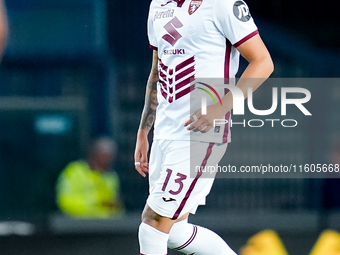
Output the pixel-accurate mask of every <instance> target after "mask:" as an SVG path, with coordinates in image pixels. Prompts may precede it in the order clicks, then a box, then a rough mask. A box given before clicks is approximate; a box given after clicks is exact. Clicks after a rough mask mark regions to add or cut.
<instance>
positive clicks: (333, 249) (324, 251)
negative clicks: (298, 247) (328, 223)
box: [309, 230, 340, 255]
mask: <svg viewBox="0 0 340 255" xmlns="http://www.w3.org/2000/svg"><path fill="white" fill-rule="evenodd" d="M309 255H340V233H339V232H337V231H334V230H325V231H324V232H322V233H321V235H320V237H319V239H318V241H317V242H316V243H315V245H314V247H313V248H312V250H311V252H310V253H309Z"/></svg>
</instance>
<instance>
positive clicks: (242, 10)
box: [233, 1, 251, 22]
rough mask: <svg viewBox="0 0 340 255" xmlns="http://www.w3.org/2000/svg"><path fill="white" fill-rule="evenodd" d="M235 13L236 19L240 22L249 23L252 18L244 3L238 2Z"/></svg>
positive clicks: (234, 9)
mask: <svg viewBox="0 0 340 255" xmlns="http://www.w3.org/2000/svg"><path fill="white" fill-rule="evenodd" d="M233 11H234V15H235V17H236V18H237V19H238V20H240V21H243V22H247V21H248V20H250V18H251V15H250V12H249V8H248V5H247V4H246V3H245V2H243V1H236V2H235V3H234V7H233Z"/></svg>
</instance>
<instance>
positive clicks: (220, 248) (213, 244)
mask: <svg viewBox="0 0 340 255" xmlns="http://www.w3.org/2000/svg"><path fill="white" fill-rule="evenodd" d="M200 147H202V148H200ZM204 147H205V148H204ZM226 148H227V144H211V143H210V144H208V143H200V142H193V141H192V142H191V152H190V154H191V155H190V158H191V162H190V163H191V164H190V165H191V166H190V167H191V168H192V169H193V168H194V169H196V168H197V166H201V167H202V168H200V169H201V170H203V169H204V167H207V168H208V169H209V167H210V166H216V165H217V164H218V163H219V161H220V160H221V158H222V157H223V155H224V154H225V151H226ZM203 153H204V154H203ZM191 174H193V173H191ZM194 174H195V175H196V178H195V179H194V180H195V181H196V184H195V187H191V188H192V193H191V194H190V196H189V199H188V201H187V203H188V206H189V208H191V206H190V203H194V202H195V201H196V205H197V201H201V200H204V201H205V197H206V196H207V195H208V193H209V192H210V189H211V186H212V184H213V177H214V174H212V175H209V173H205V175H204V176H203V173H199V172H197V173H196V170H195V171H194ZM189 190H191V189H189ZM186 197H188V196H186ZM190 197H191V200H190ZM201 204H202V203H201ZM203 204H204V203H203ZM189 211H190V212H195V210H190V209H189ZM168 247H169V248H172V249H175V250H178V251H181V252H184V253H186V254H195V255H212V254H219V255H235V252H234V251H233V250H231V249H230V247H229V246H228V245H227V244H226V242H225V241H224V240H223V239H222V238H221V237H219V236H218V235H217V234H216V233H214V232H212V231H211V230H208V229H206V228H203V227H200V226H196V225H192V224H190V223H188V221H187V220H183V221H178V222H177V223H175V224H174V225H173V226H172V228H171V230H170V234H169V240H168Z"/></svg>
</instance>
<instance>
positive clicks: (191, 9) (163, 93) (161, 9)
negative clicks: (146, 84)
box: [148, 0, 258, 143]
mask: <svg viewBox="0 0 340 255" xmlns="http://www.w3.org/2000/svg"><path fill="white" fill-rule="evenodd" d="M257 33H258V31H257V27H256V25H255V23H254V21H253V19H252V17H251V15H250V13H249V9H248V6H247V5H246V3H245V2H243V1H241V0H182V1H179V0H153V1H152V2H151V5H150V10H149V17H148V38H149V42H150V47H151V48H152V49H154V50H157V51H158V57H159V67H158V68H159V82H158V85H157V99H158V103H159V105H158V107H157V111H156V121H155V130H154V139H165V140H190V139H191V140H198V141H205V142H216V143H226V142H230V121H229V122H228V124H226V125H222V126H218V128H217V127H216V128H212V129H211V130H210V131H209V132H207V133H206V134H203V133H201V132H193V131H188V130H187V128H186V127H184V123H185V121H186V120H188V119H189V117H190V113H193V112H194V111H196V110H198V109H200V108H201V100H200V98H201V96H202V95H203V94H204V93H208V92H210V94H212V95H213V96H215V97H216V96H217V95H215V94H214V92H217V93H218V94H219V97H220V98H222V97H223V96H224V95H225V92H226V91H225V90H224V89H223V88H219V89H218V88H215V91H214V89H211V87H210V86H209V84H205V85H204V84H203V85H202V84H201V85H200V86H201V87H202V88H201V89H197V86H198V85H197V83H196V84H195V80H198V79H200V78H220V79H221V78H222V79H223V78H225V79H226V81H227V78H234V77H235V75H236V73H237V71H238V66H239V52H238V51H237V50H236V47H238V46H239V45H241V44H242V43H243V42H245V41H247V40H248V39H250V38H252V37H253V36H255V35H256V34H257ZM210 85H213V84H210ZM202 93H203V94H202ZM216 100H217V102H219V100H218V99H217V97H216ZM207 104H208V105H210V104H214V101H213V99H212V98H211V97H210V96H208V97H207ZM225 118H226V119H227V120H230V113H228V114H227V115H226V116H225Z"/></svg>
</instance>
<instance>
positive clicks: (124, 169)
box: [0, 0, 340, 255]
mask: <svg viewBox="0 0 340 255" xmlns="http://www.w3.org/2000/svg"><path fill="white" fill-rule="evenodd" d="M247 3H248V5H249V7H250V10H251V12H252V15H253V17H254V18H255V21H256V23H257V25H258V27H259V31H260V34H261V36H262V38H263V40H264V42H265V43H266V45H267V47H268V49H269V51H270V53H271V54H272V58H273V61H274V64H275V72H274V74H273V76H272V77H276V78H332V79H320V80H319V81H320V82H319V83H318V84H319V86H317V85H314V86H313V88H311V90H313V91H312V101H311V102H310V103H309V107H310V108H309V109H310V110H311V111H312V113H313V120H311V119H309V120H306V121H305V122H304V123H303V126H302V127H303V129H302V130H300V131H298V132H296V131H295V130H290V131H289V132H288V133H280V130H278V131H277V130H276V129H274V131H273V132H272V133H275V134H273V135H274V136H275V139H276V140H275V141H277V142H279V143H281V144H282V143H284V144H285V147H284V149H282V150H280V151H277V150H275V148H276V146H275V144H273V143H272V140H271V137H272V136H268V130H266V129H256V130H253V129H252V130H249V129H244V130H242V129H240V130H238V128H235V129H234V138H233V139H234V140H233V142H235V147H234V145H233V143H231V145H230V146H229V149H228V152H229V150H230V153H232V154H231V155H241V154H242V153H245V149H247V150H248V151H254V150H256V151H257V152H259V153H262V155H265V156H263V157H268V158H271V157H275V156H277V155H278V154H281V155H282V154H283V155H285V156H283V158H281V159H280V160H281V162H283V163H290V160H291V159H292V158H293V159H295V157H298V158H299V159H302V161H303V163H329V162H332V160H333V159H334V158H336V156H334V157H332V156H331V155H333V154H334V153H333V152H334V151H336V152H339V154H338V155H340V151H339V148H338V147H337V145H334V144H336V143H337V141H338V139H339V130H338V127H339V124H340V115H339V113H338V109H339V106H340V102H339V99H340V90H339V85H338V84H339V83H338V82H337V80H336V79H333V78H337V77H339V74H340V71H339V70H340V69H339V66H340V38H339V36H340V35H339V33H338V28H337V25H338V21H337V20H336V15H335V14H334V12H335V11H336V10H338V7H339V2H338V1H321V2H320V1H316V0H310V1H304V0H294V1H293V0H275V1H269V2H268V1H265V0H248V1H247ZM5 4H6V7H7V17H8V27H9V33H8V38H7V47H6V50H5V53H4V57H3V60H2V62H1V66H0V253H1V254H2V255H5V254H6V255H7V254H11V255H17V254H25V255H26V254H27V255H30V254H35V255H40V254H44V255H45V254H51V255H54V254H55V255H59V254H63V255H67V254H73V255H77V254H83V255H84V254H85V255H87V254H89V255H90V254H96V255H101V254H102V255H106V254H138V241H137V227H138V225H139V221H140V219H139V215H140V213H141V210H142V209H143V206H144V203H145V200H146V197H147V194H148V185H147V181H146V180H145V179H143V178H141V177H140V176H139V174H137V173H136V171H135V170H134V165H133V154H134V146H135V139H136V138H135V136H136V132H137V128H138V125H139V118H140V114H141V110H142V107H143V102H144V91H145V85H146V80H147V76H148V73H149V70H150V67H151V54H152V52H151V50H150V49H149V46H148V40H147V36H146V19H147V13H148V6H149V1H137V0H129V1H114V0H111V1H110V0H106V1H105V0H53V1H52V0H34V1H33V0H6V1H5ZM245 65H246V63H245V62H244V61H242V62H241V70H242V69H243V68H244V67H245ZM307 89H308V88H307ZM268 92H269V95H270V91H267V92H266V93H268ZM258 93H259V96H258V99H259V100H261V92H258ZM263 95H265V94H263ZM314 98H317V100H314ZM313 100H314V101H313ZM269 103H270V102H269ZM267 106H268V105H267ZM98 136H110V137H112V138H113V139H114V140H115V141H116V143H117V148H116V150H115V161H114V165H113V169H114V170H115V172H116V173H117V174H118V176H119V179H120V200H121V202H122V204H123V205H124V208H125V209H124V210H125V213H124V214H122V215H120V216H119V217H116V218H108V219H100V220H99V219H86V220H85V219H74V218H72V217H70V216H66V215H65V214H63V213H62V212H61V211H60V209H58V206H57V203H56V183H57V179H58V176H59V175H60V173H61V172H62V170H63V169H64V168H65V167H66V165H67V164H68V163H69V162H71V161H74V160H78V159H81V158H86V156H87V148H88V145H89V143H90V141H91V139H92V138H93V137H98ZM251 137H253V139H252V140H250V141H252V144H255V145H256V147H249V146H248V145H247V144H245V142H243V143H242V141H249V139H251ZM150 139H151V137H150ZM237 141H240V143H237ZM233 147H234V148H233ZM292 148H295V149H298V151H299V152H298V153H299V155H298V156H297V155H296V153H295V152H292ZM237 159H240V160H242V158H236V159H235V161H237ZM338 159H339V157H337V160H338ZM248 160H249V161H248V164H252V161H251V160H252V159H251V158H250V159H249V158H248ZM337 163H339V161H338V162H337ZM339 186H340V185H339V183H338V182H335V183H331V184H329V183H328V182H327V181H325V180H324V179H308V178H301V179H231V180H225V179H217V180H216V183H215V185H214V187H213V190H212V192H211V194H210V195H209V197H208V203H207V206H205V207H204V208H200V209H199V210H198V215H197V216H195V217H193V222H195V223H198V224H200V225H202V226H207V227H209V228H211V229H213V230H215V231H216V232H217V233H219V234H220V235H221V236H222V237H223V238H225V240H227V242H228V243H229V244H230V246H231V247H232V248H233V249H235V250H236V251H238V250H239V249H240V247H241V246H242V245H244V244H245V243H246V241H247V239H248V238H249V237H250V236H251V235H252V234H254V233H256V232H258V231H260V230H263V229H268V228H271V229H274V230H276V231H277V232H278V233H279V234H280V236H281V238H282V240H283V243H284V244H285V245H286V247H287V250H288V252H289V254H291V255H294V254H296V255H297V254H308V252H309V251H310V249H311V247H312V246H313V244H314V243H315V241H316V239H317V236H318V235H319V234H320V233H321V231H322V230H324V229H327V228H332V229H335V230H340V214H339V213H338V212H339V201H340V198H339V196H338V197H336V195H335V198H333V196H332V194H333V195H334V194H339V193H340V191H339V189H337V187H339ZM327 187H332V188H331V190H329V188H327ZM327 194H331V197H332V199H333V200H334V201H333V200H332V201H329V199H327V197H328V195H327ZM169 254H178V253H175V252H170V253H169Z"/></svg>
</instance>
